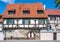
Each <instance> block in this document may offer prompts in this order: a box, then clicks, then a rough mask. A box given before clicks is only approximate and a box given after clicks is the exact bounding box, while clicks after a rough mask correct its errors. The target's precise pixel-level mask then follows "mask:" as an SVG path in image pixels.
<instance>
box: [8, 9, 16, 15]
mask: <svg viewBox="0 0 60 42" xmlns="http://www.w3.org/2000/svg"><path fill="white" fill-rule="evenodd" d="M15 12H16V10H9V11H8V14H15Z"/></svg>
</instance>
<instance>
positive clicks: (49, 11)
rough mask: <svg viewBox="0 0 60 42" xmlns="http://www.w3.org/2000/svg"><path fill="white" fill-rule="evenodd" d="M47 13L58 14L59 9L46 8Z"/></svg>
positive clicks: (59, 13)
mask: <svg viewBox="0 0 60 42" xmlns="http://www.w3.org/2000/svg"><path fill="white" fill-rule="evenodd" d="M46 12H47V14H48V15H60V10H55V9H46Z"/></svg>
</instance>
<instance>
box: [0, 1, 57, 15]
mask: <svg viewBox="0 0 60 42" xmlns="http://www.w3.org/2000/svg"><path fill="white" fill-rule="evenodd" d="M40 2H41V3H42V4H43V5H44V4H45V6H46V9H57V8H56V6H55V0H0V14H4V12H5V9H6V7H7V4H21V3H22V4H25V3H40Z"/></svg>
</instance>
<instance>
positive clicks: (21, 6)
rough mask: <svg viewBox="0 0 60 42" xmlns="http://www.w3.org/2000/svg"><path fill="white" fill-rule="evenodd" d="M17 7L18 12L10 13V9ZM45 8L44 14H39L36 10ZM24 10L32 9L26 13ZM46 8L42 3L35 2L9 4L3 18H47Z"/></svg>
mask: <svg viewBox="0 0 60 42" xmlns="http://www.w3.org/2000/svg"><path fill="white" fill-rule="evenodd" d="M14 9H16V13H15V14H14V15H9V14H8V10H14ZM38 9H40V10H43V11H44V13H43V14H37V11H36V10H38ZM22 10H30V14H28V15H24V14H23V12H22ZM47 17H48V15H47V14H46V10H44V9H43V6H42V4H41V3H34V4H8V5H7V8H6V10H5V13H4V15H3V18H47Z"/></svg>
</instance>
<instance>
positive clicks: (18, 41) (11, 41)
mask: <svg viewBox="0 0 60 42" xmlns="http://www.w3.org/2000/svg"><path fill="white" fill-rule="evenodd" d="M0 42H60V41H58V40H3V41H0Z"/></svg>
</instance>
